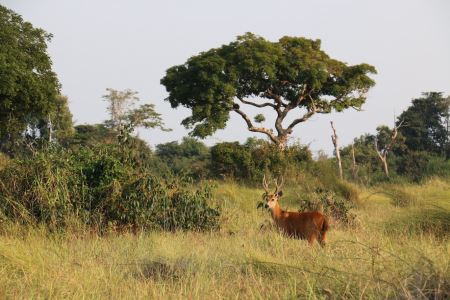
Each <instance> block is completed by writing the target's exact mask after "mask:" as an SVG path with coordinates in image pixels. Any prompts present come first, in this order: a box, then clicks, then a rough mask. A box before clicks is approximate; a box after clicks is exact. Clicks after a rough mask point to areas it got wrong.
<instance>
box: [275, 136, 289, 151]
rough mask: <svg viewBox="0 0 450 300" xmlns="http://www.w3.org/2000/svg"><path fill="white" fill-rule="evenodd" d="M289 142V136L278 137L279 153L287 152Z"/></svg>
mask: <svg viewBox="0 0 450 300" xmlns="http://www.w3.org/2000/svg"><path fill="white" fill-rule="evenodd" d="M287 140H288V136H287V135H282V136H278V137H277V142H276V145H277V148H278V150H279V151H284V150H286V146H287Z"/></svg>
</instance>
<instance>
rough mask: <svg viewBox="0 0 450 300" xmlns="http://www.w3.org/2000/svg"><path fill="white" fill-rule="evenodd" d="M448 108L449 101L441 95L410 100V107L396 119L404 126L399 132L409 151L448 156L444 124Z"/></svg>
mask: <svg viewBox="0 0 450 300" xmlns="http://www.w3.org/2000/svg"><path fill="white" fill-rule="evenodd" d="M449 108H450V106H449V101H448V99H446V98H444V97H443V95H442V93H437V92H428V93H423V94H422V97H421V98H417V99H413V100H412V105H411V106H410V107H408V109H406V110H405V111H404V112H403V113H402V114H401V115H400V116H399V117H398V120H399V122H400V121H403V122H404V124H405V126H403V127H401V128H400V132H401V133H402V134H403V136H404V137H405V138H406V140H405V143H406V146H407V147H408V149H409V150H412V151H427V152H431V153H435V154H440V155H443V154H445V152H446V151H449V152H448V154H447V155H448V156H450V149H449V146H450V143H449V132H448V128H447V126H448V125H447V124H445V122H446V120H447V118H448V116H449Z"/></svg>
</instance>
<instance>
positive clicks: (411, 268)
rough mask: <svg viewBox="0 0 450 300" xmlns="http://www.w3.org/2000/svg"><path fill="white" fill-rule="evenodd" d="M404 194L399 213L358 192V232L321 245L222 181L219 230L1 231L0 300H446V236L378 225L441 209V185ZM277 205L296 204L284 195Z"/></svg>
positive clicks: (445, 192) (448, 192) (444, 195)
mask: <svg viewBox="0 0 450 300" xmlns="http://www.w3.org/2000/svg"><path fill="white" fill-rule="evenodd" d="M409 188H410V189H411V191H412V192H414V193H420V202H419V203H415V204H414V206H407V207H396V206H393V205H392V201H391V199H390V198H388V197H387V196H386V195H383V194H374V195H372V196H370V197H367V196H369V195H371V194H372V193H373V191H361V192H362V194H361V204H360V206H359V208H358V209H357V210H356V213H357V215H358V218H359V222H360V226H359V227H357V228H354V229H345V228H333V229H332V230H331V232H330V235H329V241H328V245H327V247H326V249H324V250H323V249H321V248H320V247H318V246H316V247H313V248H311V247H308V246H307V243H306V242H304V241H297V240H292V239H289V238H285V237H283V236H281V235H280V234H279V233H278V232H276V231H275V230H273V229H271V228H270V227H267V226H266V227H264V229H263V230H262V229H260V226H261V224H264V223H265V222H266V221H267V220H268V219H269V216H268V214H267V213H266V212H264V211H261V210H256V203H257V202H258V201H259V200H260V199H261V198H260V197H261V194H262V191H261V190H258V189H252V188H247V187H241V186H238V185H236V184H233V183H220V184H219V188H218V190H217V191H216V201H217V202H218V203H220V204H221V206H222V209H223V215H222V229H221V231H220V232H214V233H203V234H202V233H195V232H190V233H189V232H188V233H182V232H179V233H164V232H152V233H148V232H147V233H139V234H136V235H133V234H121V235H117V234H110V235H107V236H104V237H98V236H95V235H90V234H89V233H81V234H80V233H76V234H75V233H73V234H70V233H69V234H64V235H57V234H49V233H48V232H47V231H46V230H45V229H39V228H38V229H24V228H23V227H17V226H14V225H10V224H9V225H6V224H3V226H2V227H3V234H2V235H1V236H0V298H77V299H79V298H89V299H90V298H96V299H98V298H124V299H140V298H146V299H148V298H156V299H172V298H174V299H178V298H194V299H208V298H214V299H221V298H268V299H286V298H288V299H290V298H309V299H326V298H346V299H356V298H358V299H361V298H363V299H378V298H414V299H444V298H445V297H450V294H449V290H450V285H449V284H450V281H449V280H450V279H449V273H450V269H449V261H450V256H449V255H448V253H450V239H449V238H448V232H447V233H446V234H444V235H443V236H442V235H441V236H439V237H438V236H436V235H435V234H434V233H433V230H431V231H421V230H419V229H418V230H417V231H414V230H412V231H411V232H408V233H407V234H406V233H405V232H404V231H402V230H399V231H395V230H394V231H392V230H389V228H392V226H394V227H395V226H397V227H398V228H400V229H402V228H403V229H404V228H405V227H404V226H407V227H409V226H410V224H411V223H406V224H405V223H403V221H402V220H403V219H402V218H405V219H408V220H409V221H410V222H412V223H414V222H415V220H416V219H415V218H416V217H413V216H415V214H416V213H420V212H421V211H422V208H427V209H432V208H433V207H434V206H436V205H437V206H439V207H442V209H444V212H445V211H446V212H447V213H448V212H449V210H450V207H448V205H449V202H450V201H449V199H450V183H448V182H445V181H440V180H433V181H430V182H428V183H426V184H424V185H422V186H411V187H409ZM287 190H289V188H287ZM288 195H289V192H288ZM286 203H288V204H286V205H282V206H289V208H290V209H295V199H287V200H286ZM433 205H434V206H433ZM396 221H398V222H397V223H396ZM428 228H429V229H430V228H431V229H432V228H433V227H432V226H428Z"/></svg>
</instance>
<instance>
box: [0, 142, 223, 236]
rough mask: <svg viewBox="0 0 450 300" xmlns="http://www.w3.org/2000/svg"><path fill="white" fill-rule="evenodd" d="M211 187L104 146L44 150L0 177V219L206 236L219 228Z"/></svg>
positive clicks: (11, 166) (16, 162) (13, 164)
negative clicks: (193, 232) (74, 222)
mask: <svg viewBox="0 0 450 300" xmlns="http://www.w3.org/2000/svg"><path fill="white" fill-rule="evenodd" d="M211 198H212V196H211V192H210V187H209V186H206V187H203V188H199V189H193V188H192V184H191V181H190V180H189V179H187V178H176V177H173V176H170V175H167V176H165V177H160V176H156V175H154V172H153V171H152V170H151V169H149V168H147V167H145V166H143V165H141V164H140V163H139V161H136V160H134V159H133V157H130V156H129V155H128V154H127V153H124V152H123V151H122V149H120V147H117V146H114V145H109V146H99V147H93V148H82V149H79V150H78V151H76V152H72V151H67V150H64V149H61V148H58V147H50V148H49V149H47V150H45V151H40V152H37V153H35V155H34V156H33V157H27V158H23V159H15V160H12V162H11V163H9V164H8V165H7V166H6V167H5V168H4V169H3V170H0V216H1V217H2V218H6V219H11V220H14V221H18V222H22V223H31V224H34V223H45V224H47V225H49V226H50V227H61V226H64V225H66V222H67V220H68V219H70V218H73V217H75V218H76V219H78V220H80V221H81V222H82V223H84V224H87V225H89V226H95V227H97V228H99V230H104V229H106V228H108V227H119V228H126V227H132V228H134V229H136V228H160V229H164V230H177V229H181V230H187V229H193V230H208V229H215V228H217V227H218V226H219V223H218V217H219V211H218V210H217V209H215V208H212V207H211V206H210V205H211V203H210V202H211Z"/></svg>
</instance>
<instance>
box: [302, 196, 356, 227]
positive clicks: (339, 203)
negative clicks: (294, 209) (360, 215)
mask: <svg viewBox="0 0 450 300" xmlns="http://www.w3.org/2000/svg"><path fill="white" fill-rule="evenodd" d="M354 207H355V206H354V204H353V203H352V202H350V201H347V200H345V199H343V198H342V197H339V196H337V195H336V194H335V193H334V192H333V191H326V190H322V189H320V188H319V189H317V190H316V191H315V192H314V193H313V194H312V195H309V196H308V198H307V199H303V200H301V201H300V209H299V210H300V211H323V212H324V214H325V215H327V216H330V217H332V218H333V219H334V220H335V221H338V222H339V223H341V224H344V225H347V226H354V225H356V215H355V214H354V213H352V212H351V210H352V209H353V208H354Z"/></svg>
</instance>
